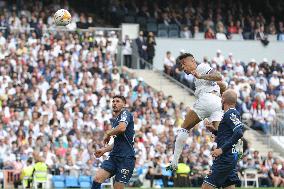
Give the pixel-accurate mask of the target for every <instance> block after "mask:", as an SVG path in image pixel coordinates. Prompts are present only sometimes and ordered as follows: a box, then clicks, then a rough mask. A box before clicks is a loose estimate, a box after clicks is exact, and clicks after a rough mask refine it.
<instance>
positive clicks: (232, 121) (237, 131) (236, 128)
mask: <svg viewBox="0 0 284 189" xmlns="http://www.w3.org/2000/svg"><path fill="white" fill-rule="evenodd" d="M224 116H225V119H226V124H227V125H228V126H229V127H230V128H231V129H232V131H233V132H232V136H231V137H230V138H229V139H228V140H227V141H226V142H225V143H224V144H223V145H222V146H221V149H222V150H223V152H226V151H228V150H229V149H231V148H232V146H233V145H234V144H236V143H237V142H238V140H239V139H240V138H242V136H243V123H242V122H241V121H240V117H239V114H238V113H236V112H231V113H229V114H226V115H224Z"/></svg>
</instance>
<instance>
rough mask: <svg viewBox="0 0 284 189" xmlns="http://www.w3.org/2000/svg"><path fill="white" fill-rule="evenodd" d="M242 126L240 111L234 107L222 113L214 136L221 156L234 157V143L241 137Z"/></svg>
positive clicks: (235, 154) (235, 152) (235, 153)
mask: <svg viewBox="0 0 284 189" xmlns="http://www.w3.org/2000/svg"><path fill="white" fill-rule="evenodd" d="M243 127H244V125H243V123H242V122H241V121H240V113H239V112H238V111H237V110H236V109H234V108H230V109H229V110H227V111H226V112H225V113H224V116H223V119H222V120H221V122H220V124H219V128H218V131H217V138H216V142H217V148H222V150H223V154H222V155H221V157H227V158H229V159H231V158H233V157H234V158H236V156H237V151H236V150H235V148H234V145H235V144H236V143H237V142H238V140H239V139H240V138H241V137H242V135H243V134H242V133H243Z"/></svg>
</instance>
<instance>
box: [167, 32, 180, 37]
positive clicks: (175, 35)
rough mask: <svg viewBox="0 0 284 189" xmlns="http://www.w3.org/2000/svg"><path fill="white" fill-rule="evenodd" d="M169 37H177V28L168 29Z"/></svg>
mask: <svg viewBox="0 0 284 189" xmlns="http://www.w3.org/2000/svg"><path fill="white" fill-rule="evenodd" d="M169 37H176V38H177V37H179V32H178V30H170V31H169Z"/></svg>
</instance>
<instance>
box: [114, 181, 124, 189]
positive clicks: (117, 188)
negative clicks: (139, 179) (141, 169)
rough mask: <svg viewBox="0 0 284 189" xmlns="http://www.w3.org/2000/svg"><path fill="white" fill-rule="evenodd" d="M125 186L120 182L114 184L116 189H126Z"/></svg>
mask: <svg viewBox="0 0 284 189" xmlns="http://www.w3.org/2000/svg"><path fill="white" fill-rule="evenodd" d="M124 186H125V185H124V184H123V183H120V182H115V183H114V189H124Z"/></svg>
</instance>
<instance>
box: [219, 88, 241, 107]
mask: <svg viewBox="0 0 284 189" xmlns="http://www.w3.org/2000/svg"><path fill="white" fill-rule="evenodd" d="M237 99H238V95H237V93H236V92H235V91H234V90H233V89H228V90H226V91H225V92H224V93H223V95H222V105H223V108H224V106H225V105H226V106H230V107H235V106H236V104H237Z"/></svg>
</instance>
